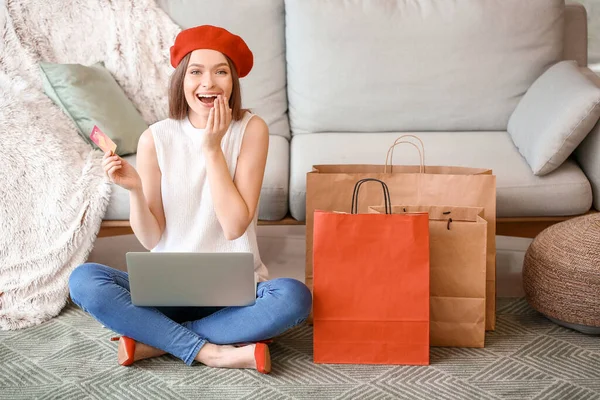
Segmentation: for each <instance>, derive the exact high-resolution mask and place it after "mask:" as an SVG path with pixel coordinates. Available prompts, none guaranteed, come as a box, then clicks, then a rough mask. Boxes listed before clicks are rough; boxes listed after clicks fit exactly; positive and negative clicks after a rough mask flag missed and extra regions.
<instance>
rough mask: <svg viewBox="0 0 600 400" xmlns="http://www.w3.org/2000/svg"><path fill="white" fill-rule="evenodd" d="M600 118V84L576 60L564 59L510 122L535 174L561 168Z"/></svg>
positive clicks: (531, 90)
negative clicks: (582, 70)
mask: <svg viewBox="0 0 600 400" xmlns="http://www.w3.org/2000/svg"><path fill="white" fill-rule="evenodd" d="M599 117H600V87H598V86H596V84H595V83H594V82H592V81H591V80H590V79H588V78H587V77H586V76H585V75H584V74H583V73H581V72H580V69H579V66H578V65H577V62H575V61H561V62H559V63H557V64H555V65H553V66H552V67H550V68H549V69H548V70H547V71H546V72H544V73H543V74H542V76H540V77H539V78H538V79H537V80H536V81H535V82H534V83H533V85H531V87H530V88H529V90H528V91H527V93H526V94H525V96H524V97H523V98H522V99H521V101H520V102H519V105H518V106H517V108H516V109H515V111H514V113H513V114H512V116H511V117H510V119H509V121H508V133H510V136H511V138H512V140H513V142H514V143H515V145H516V146H517V148H518V149H519V152H520V153H521V154H522V155H523V157H525V159H526V160H527V163H528V164H529V166H530V167H531V169H532V171H533V173H534V174H535V175H540V176H542V175H546V174H548V173H550V172H552V171H554V170H555V169H556V168H558V167H559V166H560V165H561V164H562V163H563V162H564V161H565V160H566V159H567V157H569V156H570V155H571V153H572V152H573V150H575V149H576V148H577V146H579V144H580V143H581V141H582V140H583V139H584V138H585V137H586V135H587V134H588V133H589V132H590V130H591V129H592V127H593V126H594V125H595V124H596V122H597V121H598V118H599Z"/></svg>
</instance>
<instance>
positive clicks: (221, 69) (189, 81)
mask: <svg viewBox="0 0 600 400" xmlns="http://www.w3.org/2000/svg"><path fill="white" fill-rule="evenodd" d="M232 89H233V79H232V73H231V67H230V66H229V62H228V61H227V58H225V56H224V55H223V54H222V53H220V52H218V51H215V50H209V49H201V50H194V51H193V52H192V53H191V55H190V59H189V62H188V65H187V68H186V71H185V78H184V79H183V92H184V95H185V100H186V101H187V103H188V106H189V107H190V113H192V112H193V113H195V114H197V115H198V116H201V117H208V113H209V111H210V109H211V108H212V107H213V101H214V100H215V99H216V97H217V95H221V96H224V97H227V99H230V98H231V92H232Z"/></svg>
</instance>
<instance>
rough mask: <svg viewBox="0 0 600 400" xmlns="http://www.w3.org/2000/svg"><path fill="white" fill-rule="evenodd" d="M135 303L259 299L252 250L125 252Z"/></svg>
mask: <svg viewBox="0 0 600 400" xmlns="http://www.w3.org/2000/svg"><path fill="white" fill-rule="evenodd" d="M126 259H127V272H128V273H129V286H130V291H131V301H132V303H133V304H134V305H136V306H157V307H158V306H195V307H213V306H214V307H218V306H247V305H251V304H254V302H255V300H256V281H255V276H254V257H253V255H252V253H152V252H129V253H127V254H126Z"/></svg>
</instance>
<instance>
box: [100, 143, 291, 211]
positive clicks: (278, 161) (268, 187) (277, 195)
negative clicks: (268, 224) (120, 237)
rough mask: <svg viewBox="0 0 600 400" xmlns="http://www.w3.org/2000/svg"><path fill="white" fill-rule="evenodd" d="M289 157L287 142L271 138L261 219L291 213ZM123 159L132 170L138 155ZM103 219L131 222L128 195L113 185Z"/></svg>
mask: <svg viewBox="0 0 600 400" xmlns="http://www.w3.org/2000/svg"><path fill="white" fill-rule="evenodd" d="M289 154H290V145H289V142H288V140H287V139H286V138H284V137H281V136H277V135H271V136H269V155H268V157H267V167H266V170H265V178H264V180H263V185H262V189H261V193H260V202H259V209H258V218H259V219H262V220H271V221H273V220H280V219H282V218H283V217H285V215H286V214H287V212H288V179H289V165H290V156H289ZM123 158H124V159H125V160H127V161H129V162H130V163H131V164H132V165H133V166H135V165H136V155H135V154H134V155H130V156H126V157H123ZM104 219H105V220H127V219H129V192H128V191H127V190H125V189H123V188H122V187H120V186H117V185H114V184H113V185H112V194H111V197H110V202H109V203H108V208H107V210H106V214H105V216H104Z"/></svg>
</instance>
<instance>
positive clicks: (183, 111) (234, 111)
mask: <svg viewBox="0 0 600 400" xmlns="http://www.w3.org/2000/svg"><path fill="white" fill-rule="evenodd" d="M191 54H192V53H188V54H186V56H185V57H183V59H182V60H181V62H180V63H179V65H178V66H177V68H175V71H174V72H173V75H171V80H170V83H169V118H171V119H184V118H185V117H186V116H187V115H188V108H189V106H188V103H187V101H186V100H185V93H184V91H183V80H184V79H185V73H186V70H187V67H188V64H189V62H190V57H191ZM223 55H224V56H225V54H223ZM225 59H227V64H229V69H230V70H231V80H232V81H233V85H232V88H231V96H230V98H229V108H231V118H232V119H233V120H234V121H239V120H241V119H242V117H243V116H244V113H245V112H246V111H247V110H245V109H242V93H241V90H240V77H239V76H238V72H237V70H236V69H235V65H234V64H233V62H232V61H231V60H230V59H229V57H227V56H225Z"/></svg>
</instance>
